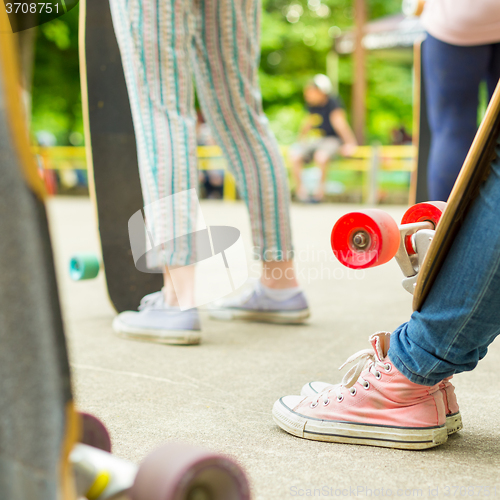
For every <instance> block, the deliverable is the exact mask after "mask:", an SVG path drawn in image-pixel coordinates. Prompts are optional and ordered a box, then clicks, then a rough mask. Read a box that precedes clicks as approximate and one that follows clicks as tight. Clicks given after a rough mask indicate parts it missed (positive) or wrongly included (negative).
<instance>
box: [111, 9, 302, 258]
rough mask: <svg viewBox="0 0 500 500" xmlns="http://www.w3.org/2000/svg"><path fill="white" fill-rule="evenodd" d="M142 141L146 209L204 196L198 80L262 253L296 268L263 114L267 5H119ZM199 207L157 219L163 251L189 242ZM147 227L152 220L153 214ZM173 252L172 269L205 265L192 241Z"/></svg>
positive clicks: (279, 172) (277, 161)
mask: <svg viewBox="0 0 500 500" xmlns="http://www.w3.org/2000/svg"><path fill="white" fill-rule="evenodd" d="M110 4H111V11H112V15H113V23H114V27H115V32H116V35H117V39H118V44H119V47H120V52H121V55H122V61H123V66H124V71H125V78H126V81H127V87H128V92H129V98H130V103H131V108H132V116H133V119H134V128H135V132H136V140H137V151H138V159H139V169H140V177H141V184H142V190H143V196H144V202H145V204H146V205H150V204H152V205H151V206H157V207H161V203H160V204H159V203H158V200H161V199H163V198H164V197H168V196H169V195H172V194H174V193H179V192H181V191H185V190H189V189H192V188H196V189H197V184H198V174H197V159H196V113H195V109H194V91H193V80H194V82H195V83H196V91H197V96H198V100H199V102H200V105H201V109H202V111H203V114H204V116H205V118H206V120H207V122H208V123H209V125H210V128H211V130H212V132H213V134H214V136H215V137H216V139H217V142H218V144H219V145H220V146H221V148H222V150H223V151H224V155H225V157H226V159H227V162H228V166H229V170H230V171H231V173H232V174H233V175H234V177H235V180H236V183H237V186H238V190H239V193H240V195H241V196H242V198H243V199H244V200H245V202H246V204H247V206H248V210H249V212H250V221H251V227H252V238H253V242H254V246H255V250H256V252H257V253H258V255H260V257H261V258H264V259H265V260H289V259H290V258H291V257H292V244H291V232H290V220H289V198H290V193H289V188H288V181H287V175H286V170H285V167H284V164H283V159H282V156H281V154H280V151H279V148H278V144H277V142H276V139H275V137H274V135H273V134H272V132H271V131H270V129H269V126H268V121H267V118H266V116H265V115H264V113H263V111H262V99H261V94H260V89H259V84H258V78H257V71H258V64H259V60H260V43H259V32H260V26H259V22H260V9H261V4H260V0H110ZM189 211H190V209H189V207H184V209H182V210H175V211H174V213H173V214H172V213H170V212H169V213H168V214H166V213H165V211H162V210H161V208H158V209H155V210H153V211H152V213H151V216H150V217H151V220H148V225H149V226H150V228H152V230H153V233H154V239H155V241H162V242H164V241H168V240H171V239H172V237H174V238H175V235H176V234H181V235H182V234H184V235H185V234H188V233H189V232H190V230H189V228H188V227H187V225H189V224H190V221H191V220H192V216H193V214H190V213H189ZM146 217H148V213H147V212H146ZM182 240H183V241H184V242H185V243H184V244H182V245H177V247H175V246H174V245H170V244H167V245H166V246H165V247H164V250H163V252H162V261H163V264H165V265H167V266H183V265H187V264H190V263H192V262H194V261H195V257H194V253H193V251H192V248H191V246H192V243H193V242H191V241H190V239H189V237H188V238H187V239H186V238H183V239H182Z"/></svg>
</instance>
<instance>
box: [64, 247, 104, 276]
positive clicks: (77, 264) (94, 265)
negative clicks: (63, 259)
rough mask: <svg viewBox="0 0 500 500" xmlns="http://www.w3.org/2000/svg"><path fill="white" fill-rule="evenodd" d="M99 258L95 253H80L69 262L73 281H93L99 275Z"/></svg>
mask: <svg viewBox="0 0 500 500" xmlns="http://www.w3.org/2000/svg"><path fill="white" fill-rule="evenodd" d="M100 266H101V264H100V261H99V257H98V256H97V255H95V254H93V253H79V254H77V255H74V256H73V257H72V258H71V260H70V261H69V275H70V277H71V279H72V280H73V281H82V280H92V279H94V278H95V277H97V275H98V274H99V268H100Z"/></svg>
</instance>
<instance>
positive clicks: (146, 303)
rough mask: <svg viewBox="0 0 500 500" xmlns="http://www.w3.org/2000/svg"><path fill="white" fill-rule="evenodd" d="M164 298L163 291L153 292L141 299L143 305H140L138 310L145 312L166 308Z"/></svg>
mask: <svg viewBox="0 0 500 500" xmlns="http://www.w3.org/2000/svg"><path fill="white" fill-rule="evenodd" d="M164 302H165V300H164V298H163V289H162V290H160V291H159V292H153V293H150V294H148V295H145V296H144V297H143V298H142V299H141V303H140V304H139V307H138V310H139V311H143V310H144V309H154V308H157V307H162V306H163V307H165V306H164Z"/></svg>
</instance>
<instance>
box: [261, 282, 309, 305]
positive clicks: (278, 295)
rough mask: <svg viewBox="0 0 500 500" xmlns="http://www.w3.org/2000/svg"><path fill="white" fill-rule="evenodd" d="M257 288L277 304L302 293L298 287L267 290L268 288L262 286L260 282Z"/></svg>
mask: <svg viewBox="0 0 500 500" xmlns="http://www.w3.org/2000/svg"><path fill="white" fill-rule="evenodd" d="M259 287H260V289H261V290H262V291H263V292H264V294H265V295H266V296H267V297H269V298H270V299H272V300H276V301H278V302H283V301H285V300H288V299H291V298H292V297H294V296H295V295H297V294H298V293H299V292H301V291H302V289H301V288H300V286H293V287H291V288H269V287H268V286H266V285H263V284H262V282H261V281H260V280H259Z"/></svg>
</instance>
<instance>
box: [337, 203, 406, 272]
mask: <svg viewBox="0 0 500 500" xmlns="http://www.w3.org/2000/svg"><path fill="white" fill-rule="evenodd" d="M331 243H332V250H333V253H334V254H335V256H336V257H337V259H338V260H339V261H340V262H341V263H342V264H343V265H344V266H346V267H349V268H351V269H365V268H368V267H375V266H380V265H381V264H385V263H386V262H388V261H389V260H391V259H392V258H393V257H394V256H395V255H396V252H397V251H398V248H399V228H398V225H397V224H396V221H395V220H394V219H393V218H392V217H391V216H390V215H389V214H387V213H385V212H384V211H382V210H378V209H376V208H374V209H369V210H361V211H359V212H351V213H348V214H346V215H343V216H342V217H341V218H340V219H339V220H338V221H337V222H336V224H335V226H334V227H333V230H332V235H331Z"/></svg>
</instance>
